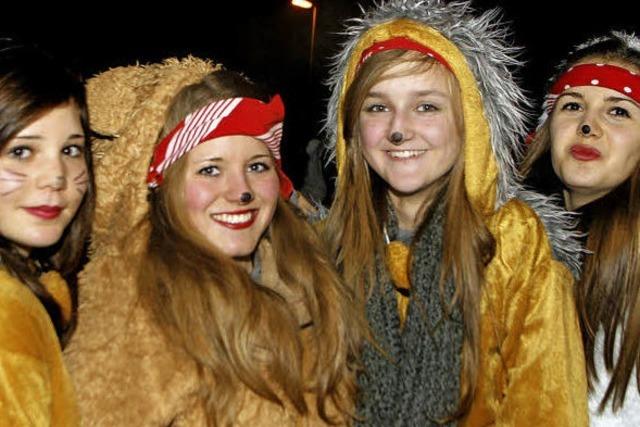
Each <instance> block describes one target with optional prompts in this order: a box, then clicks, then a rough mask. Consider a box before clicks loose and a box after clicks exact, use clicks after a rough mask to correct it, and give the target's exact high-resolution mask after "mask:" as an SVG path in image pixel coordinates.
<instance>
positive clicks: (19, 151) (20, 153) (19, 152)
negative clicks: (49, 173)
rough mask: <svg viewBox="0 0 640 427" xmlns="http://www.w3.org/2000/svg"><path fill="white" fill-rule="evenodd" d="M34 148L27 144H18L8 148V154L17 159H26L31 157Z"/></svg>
mask: <svg viewBox="0 0 640 427" xmlns="http://www.w3.org/2000/svg"><path fill="white" fill-rule="evenodd" d="M32 154H33V150H32V149H31V148H30V147H28V146H26V145H17V146H15V147H10V148H9V149H8V150H7V155H8V156H9V157H10V158H13V159H16V160H25V159H28V158H29V157H31V155H32Z"/></svg>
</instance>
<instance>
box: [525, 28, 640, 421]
mask: <svg viewBox="0 0 640 427" xmlns="http://www.w3.org/2000/svg"><path fill="white" fill-rule="evenodd" d="M639 73H640V40H639V39H638V38H636V37H634V36H632V35H628V34H624V33H618V32H612V33H611V34H609V35H607V36H605V37H601V38H596V39H593V40H590V41H588V42H586V43H585V44H582V45H580V46H578V47H577V48H576V50H575V51H574V52H572V53H571V54H570V56H569V58H568V59H566V60H565V61H563V62H562V63H561V64H560V66H559V67H558V72H557V74H556V75H555V76H554V77H553V78H552V79H551V85H550V88H549V95H548V96H547V97H546V100H545V113H544V114H543V117H542V118H541V121H540V126H539V128H538V130H537V132H536V136H535V138H534V139H533V141H532V143H531V146H530V148H529V151H528V153H527V156H526V158H525V160H524V163H523V167H522V169H523V174H524V175H525V176H527V182H528V184H530V185H532V186H535V187H537V188H539V189H540V190H541V191H543V192H545V193H547V194H549V195H558V196H559V197H560V198H562V200H564V204H565V206H566V208H567V209H568V210H572V211H577V212H580V213H581V215H580V217H579V218H580V222H581V228H582V230H583V231H584V232H585V233H586V235H587V236H588V237H586V238H585V239H586V248H587V250H588V254H587V255H586V257H585V263H584V268H583V273H582V277H581V279H580V280H579V281H578V282H577V284H576V288H575V295H576V302H577V306H578V312H579V315H580V323H581V326H582V337H583V341H584V347H585V353H586V360H587V369H588V373H589V380H590V382H591V386H592V388H591V395H590V399H589V406H590V411H591V424H592V425H629V426H631V425H634V426H635V425H639V424H640V391H639V389H638V365H639V364H640V294H639V293H638V289H639V288H640V259H639V258H638V256H639V254H640V252H639V251H640V246H639V239H640V193H639V191H638V190H639V187H638V185H639V184H640V181H639V179H640V167H639V166H640V76H639Z"/></svg>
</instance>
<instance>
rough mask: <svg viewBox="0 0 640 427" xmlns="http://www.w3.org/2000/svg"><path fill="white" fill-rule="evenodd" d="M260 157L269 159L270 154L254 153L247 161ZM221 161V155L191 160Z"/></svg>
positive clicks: (196, 161)
mask: <svg viewBox="0 0 640 427" xmlns="http://www.w3.org/2000/svg"><path fill="white" fill-rule="evenodd" d="M262 158H268V159H271V158H272V156H271V154H256V155H255V156H251V158H249V161H253V160H256V159H262ZM221 161H224V158H222V157H206V158H204V159H195V160H194V161H193V163H205V162H221Z"/></svg>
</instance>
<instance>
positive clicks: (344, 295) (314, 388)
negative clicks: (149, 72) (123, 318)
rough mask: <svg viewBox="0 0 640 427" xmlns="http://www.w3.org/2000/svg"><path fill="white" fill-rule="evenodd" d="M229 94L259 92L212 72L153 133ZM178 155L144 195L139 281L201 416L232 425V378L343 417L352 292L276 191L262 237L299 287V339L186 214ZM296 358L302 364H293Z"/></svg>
mask: <svg viewBox="0 0 640 427" xmlns="http://www.w3.org/2000/svg"><path fill="white" fill-rule="evenodd" d="M233 96H245V97H254V98H258V99H263V100H265V99H264V98H265V96H264V94H262V93H260V90H259V89H258V88H257V87H256V86H255V85H254V84H253V83H251V82H249V81H248V80H246V79H245V78H243V77H242V76H240V75H239V74H237V73H233V72H229V71H218V72H215V73H212V74H210V75H208V76H206V77H205V78H204V79H203V80H202V81H201V82H200V83H197V84H195V85H192V86H188V87H186V88H184V89H183V90H182V91H181V92H180V93H179V94H178V95H177V96H176V98H175V100H174V101H173V103H172V105H171V107H170V109H169V112H168V115H167V122H166V125H165V129H164V131H163V132H162V135H161V137H162V136H163V135H164V134H166V133H168V132H169V130H170V129H171V128H172V127H173V126H175V124H176V123H177V122H178V121H179V120H180V119H181V118H182V117H184V116H185V115H186V114H187V113H189V112H190V111H193V110H194V109H197V108H199V107H200V106H202V105H203V104H204V103H207V102H211V101H213V100H216V99H223V98H228V97H233ZM185 164H186V161H185V158H184V157H183V158H182V159H180V160H179V161H178V162H176V164H174V165H173V166H172V167H171V168H170V169H169V170H168V171H167V174H166V177H165V181H164V183H163V184H162V186H161V187H160V188H158V189H157V190H156V191H154V192H153V193H152V194H151V196H150V201H151V212H150V222H151V226H152V229H151V235H150V239H149V244H148V250H147V254H146V259H145V260H144V262H143V264H144V265H143V268H142V270H141V273H140V280H139V287H140V294H141V299H142V301H143V302H144V303H145V304H147V305H148V307H149V308H150V309H151V311H152V312H153V314H154V315H155V319H156V321H157V322H158V324H159V325H160V327H161V329H162V330H163V331H164V333H165V335H166V337H167V338H168V340H169V341H170V342H171V343H172V344H174V345H176V346H178V347H180V348H181V349H183V350H184V351H185V352H186V354H188V356H189V357H191V358H192V359H193V360H194V361H195V363H196V365H197V367H198V371H199V374H200V377H201V380H202V381H201V389H200V393H201V396H202V401H203V404H204V406H205V409H206V411H207V414H208V423H209V424H210V425H214V426H218V425H224V426H226V425H231V424H233V422H234V420H235V417H236V416H237V414H238V412H239V410H240V407H239V405H240V403H241V401H242V399H241V395H240V393H242V392H241V389H242V388H241V387H239V385H241V384H244V386H246V387H248V388H249V389H251V390H252V391H253V392H254V393H256V394H257V395H259V396H260V397H262V398H264V399H267V400H270V401H273V402H276V403H280V404H285V403H288V404H291V405H292V406H293V407H294V408H295V410H296V411H297V412H298V413H300V414H307V413H308V412H309V408H308V406H307V403H306V401H305V399H304V394H305V393H306V392H312V393H314V394H315V397H316V398H315V402H314V404H315V407H316V410H317V413H318V414H319V415H320V416H321V418H322V419H323V420H325V421H326V422H335V421H338V419H339V420H345V419H348V417H349V414H348V411H349V409H350V408H349V406H350V403H349V399H351V398H352V396H353V395H354V393H355V384H354V377H353V372H352V371H353V369H354V367H355V360H354V356H355V355H356V352H357V350H358V346H359V341H360V334H361V332H360V331H361V329H360V327H359V325H362V324H363V322H362V321H361V320H358V315H357V313H354V312H353V311H352V310H351V309H350V308H351V307H350V306H351V304H352V300H353V298H352V297H351V295H350V292H349V291H348V289H347V288H346V287H345V286H343V285H342V282H341V281H340V278H339V276H338V274H337V273H336V272H335V270H334V268H333V267H332V265H331V263H330V262H329V260H328V257H327V255H326V254H325V252H324V251H323V246H322V245H321V243H320V241H319V240H318V238H317V236H316V235H315V233H314V230H313V229H312V228H311V226H310V225H309V224H307V223H306V221H305V219H304V218H303V217H302V216H301V215H299V214H298V213H296V212H295V210H294V209H293V208H292V207H290V206H289V205H288V203H287V202H285V201H284V200H279V201H278V204H277V207H276V211H275V215H274V218H273V221H272V223H271V224H270V226H269V227H268V229H267V232H266V234H265V236H264V237H263V239H268V240H269V241H270V244H271V246H272V248H273V253H274V255H275V263H276V267H277V272H278V275H279V277H280V279H281V280H282V282H283V283H284V284H285V285H286V286H288V287H289V288H290V289H291V290H292V291H293V292H296V293H297V294H299V295H302V296H303V301H304V304H305V306H306V308H307V309H308V311H309V314H310V318H311V322H312V329H311V331H310V334H309V339H308V340H305V341H304V342H303V339H302V337H301V335H300V325H299V324H298V319H297V318H296V316H295V315H294V313H293V311H292V308H291V307H290V306H288V304H287V302H286V301H285V300H284V298H283V297H282V296H280V295H279V294H277V293H275V292H274V291H271V290H270V289H268V288H266V287H263V286H261V285H259V284H257V283H255V282H253V281H252V279H251V278H250V276H249V274H248V273H247V272H246V271H244V270H243V269H242V268H241V267H239V266H238V265H237V264H236V263H235V262H234V261H233V260H232V259H231V258H230V257H228V256H226V255H225V254H223V253H221V252H220V251H219V250H217V249H216V248H215V247H212V245H211V244H209V243H208V242H207V241H206V240H205V239H204V237H202V236H201V235H199V234H198V233H197V232H196V231H195V230H194V227H193V226H192V225H191V224H190V222H189V220H188V219H187V218H186V216H185V214H184V209H183V208H182V207H183V206H184V201H183V195H182V188H183V179H184V178H183V177H184V168H185ZM303 359H304V360H311V363H309V364H307V363H306V362H305V363H304V364H303ZM283 400H286V402H283ZM329 401H330V402H331V404H332V405H333V406H335V407H336V408H337V409H338V414H337V415H338V416H339V418H338V419H334V418H332V417H331V416H330V414H329V413H328V412H327V409H328V407H327V402H329ZM334 412H335V411H334ZM334 415H335V414H334Z"/></svg>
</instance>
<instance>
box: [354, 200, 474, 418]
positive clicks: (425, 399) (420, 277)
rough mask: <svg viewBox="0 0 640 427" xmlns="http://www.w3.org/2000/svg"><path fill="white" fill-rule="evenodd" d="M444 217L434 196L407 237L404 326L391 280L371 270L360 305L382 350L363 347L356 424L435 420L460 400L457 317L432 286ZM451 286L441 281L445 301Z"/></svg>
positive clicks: (391, 228)
mask: <svg viewBox="0 0 640 427" xmlns="http://www.w3.org/2000/svg"><path fill="white" fill-rule="evenodd" d="M443 216H444V203H443V202H442V201H441V202H440V203H439V204H438V205H437V206H436V207H435V209H432V213H431V215H430V217H429V218H427V224H426V226H424V227H422V230H421V231H419V235H417V236H415V237H414V241H413V245H412V254H413V258H412V265H411V302H410V304H409V310H408V313H407V320H406V323H405V326H404V329H403V330H400V319H399V316H398V310H397V304H396V298H395V294H394V292H395V290H394V287H393V284H392V283H391V279H389V276H388V274H387V273H386V271H379V273H378V283H377V288H376V289H375V290H374V291H373V293H372V295H371V297H370V298H369V300H368V301H367V306H366V311H367V317H368V320H369V324H370V326H371V329H372V331H373V334H374V336H375V338H376V340H377V343H378V344H379V345H380V347H381V348H382V349H383V351H384V352H385V353H386V355H385V354H381V352H380V351H378V350H376V349H375V348H373V347H372V346H370V345H367V346H366V347H365V349H364V350H363V355H362V357H363V363H364V365H365V373H364V374H362V375H361V376H360V378H359V385H360V392H361V395H360V396H359V399H358V417H361V418H362V421H360V422H358V425H360V426H384V427H390V426H430V425H438V424H437V422H436V421H437V420H438V419H442V418H443V417H445V416H447V415H451V414H452V413H453V412H454V410H455V409H456V408H457V405H458V403H459V396H460V368H461V360H460V359H461V351H462V341H463V324H462V318H461V314H460V312H459V311H458V310H455V311H454V313H453V315H452V317H448V318H447V317H446V315H445V314H444V307H443V305H442V299H441V295H440V289H439V286H438V280H439V274H440V261H441V259H442V232H443ZM387 230H388V232H389V234H390V236H391V237H392V238H394V237H395V236H397V234H398V228H397V222H396V220H395V217H394V215H391V218H390V220H389V221H388V224H387ZM379 265H384V264H383V263H382V262H380V263H379ZM453 292H454V286H453V283H447V285H446V287H445V301H450V300H451V297H452V295H453ZM449 425H453V424H449Z"/></svg>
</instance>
